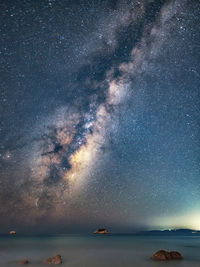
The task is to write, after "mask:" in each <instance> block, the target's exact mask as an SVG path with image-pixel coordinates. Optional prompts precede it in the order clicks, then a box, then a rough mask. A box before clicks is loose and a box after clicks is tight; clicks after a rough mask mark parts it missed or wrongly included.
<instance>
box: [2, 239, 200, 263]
mask: <svg viewBox="0 0 200 267" xmlns="http://www.w3.org/2000/svg"><path fill="white" fill-rule="evenodd" d="M199 247H200V237H195V236H182V237H181V236H178V237H166V236H156V237H155V236H148V237H145V236H134V235H104V236H98V235H90V236H89V235H88V236H86V235H85V236H84V235H59V236H51V237H20V236H16V237H12V236H11V237H1V238H0V266H2V267H4V266H8V267H12V266H18V265H17V264H16V262H17V261H18V260H20V259H24V258H27V259H29V260H30V262H31V263H30V264H29V266H38V267H40V266H45V265H44V264H43V263H42V262H43V260H44V259H46V258H48V257H51V256H54V255H56V254H61V255H62V258H63V264H62V266H67V267H102V266H103V267H110V266H114V267H125V266H127V267H129V266H131V267H160V266H165V265H166V264H167V267H172V266H175V267H176V266H177V267H186V266H187V267H190V266H191V267H192V266H194V267H199V266H200V251H199ZM160 249H166V250H178V251H180V252H181V253H182V254H183V256H184V260H182V261H173V262H153V261H151V260H150V259H149V258H150V257H151V256H152V254H153V253H155V252H156V251H157V250H160Z"/></svg>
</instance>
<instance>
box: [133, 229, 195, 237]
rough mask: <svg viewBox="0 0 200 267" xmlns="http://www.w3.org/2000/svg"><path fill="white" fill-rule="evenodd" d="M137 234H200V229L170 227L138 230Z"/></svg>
mask: <svg viewBox="0 0 200 267" xmlns="http://www.w3.org/2000/svg"><path fill="white" fill-rule="evenodd" d="M136 235H167V236H168V235H186V236H187V235H200V231H198V230H192V229H169V230H152V231H141V232H137V233H136Z"/></svg>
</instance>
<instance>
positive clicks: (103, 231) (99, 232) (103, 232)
mask: <svg viewBox="0 0 200 267" xmlns="http://www.w3.org/2000/svg"><path fill="white" fill-rule="evenodd" d="M94 234H108V230H107V229H104V228H102V229H98V230H96V231H95V232H94Z"/></svg>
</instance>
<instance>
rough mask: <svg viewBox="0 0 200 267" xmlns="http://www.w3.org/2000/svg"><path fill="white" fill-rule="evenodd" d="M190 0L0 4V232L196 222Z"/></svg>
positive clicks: (198, 145) (198, 44)
mask: <svg viewBox="0 0 200 267" xmlns="http://www.w3.org/2000/svg"><path fill="white" fill-rule="evenodd" d="M199 25H200V2H199V1H198V0H174V1H166V0H141V1H139V0H118V1H114V0H80V1H78V0H71V1H70V0H41V1H35V0H13V1H12V0H1V1H0V37H1V39H0V218H1V220H0V232H1V233H4V232H6V231H8V230H9V229H11V228H12V229H16V230H17V231H20V232H27V231H29V232H31V233H37V232H38V233H39V232H47V233H57V232H93V231H94V230H95V229H96V228H99V227H105V228H108V230H110V231H113V232H131V231H134V230H136V229H165V228H167V229H168V228H176V227H177V228H179V227H184V228H186V227H188V228H193V229H200V124H199V123H200V90H199V88H200V31H199Z"/></svg>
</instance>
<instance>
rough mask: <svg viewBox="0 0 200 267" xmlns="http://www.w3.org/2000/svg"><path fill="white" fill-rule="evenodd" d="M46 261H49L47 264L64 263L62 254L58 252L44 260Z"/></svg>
mask: <svg viewBox="0 0 200 267" xmlns="http://www.w3.org/2000/svg"><path fill="white" fill-rule="evenodd" d="M44 263H47V264H61V263H62V258H61V255H60V254H58V255H56V256H54V257H52V258H48V259H46V260H45V261H44Z"/></svg>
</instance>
